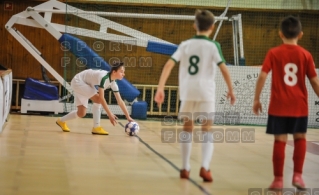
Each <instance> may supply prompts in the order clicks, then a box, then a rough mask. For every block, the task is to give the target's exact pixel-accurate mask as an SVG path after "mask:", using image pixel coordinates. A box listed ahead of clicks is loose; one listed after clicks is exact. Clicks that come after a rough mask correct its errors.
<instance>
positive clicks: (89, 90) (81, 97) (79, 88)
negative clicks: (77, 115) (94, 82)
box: [71, 77, 97, 108]
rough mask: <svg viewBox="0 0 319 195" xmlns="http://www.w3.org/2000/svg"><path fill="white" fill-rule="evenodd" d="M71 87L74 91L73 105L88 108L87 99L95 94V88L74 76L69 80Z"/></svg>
mask: <svg viewBox="0 0 319 195" xmlns="http://www.w3.org/2000/svg"><path fill="white" fill-rule="evenodd" d="M71 88H72V89H73V92H74V103H75V106H81V105H82V106H84V107H86V108H88V103H89V99H90V98H91V97H93V96H94V95H95V94H97V89H96V88H95V87H92V86H90V85H88V84H86V83H85V82H84V81H82V80H81V79H79V78H77V77H74V78H73V79H72V81H71Z"/></svg>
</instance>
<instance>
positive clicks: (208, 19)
mask: <svg viewBox="0 0 319 195" xmlns="http://www.w3.org/2000/svg"><path fill="white" fill-rule="evenodd" d="M214 23H215V17H214V14H213V13H212V12H210V11H208V10H199V9H197V10H196V11H195V24H196V26H197V30H198V31H206V30H208V29H209V28H210V27H211V26H212V24H214Z"/></svg>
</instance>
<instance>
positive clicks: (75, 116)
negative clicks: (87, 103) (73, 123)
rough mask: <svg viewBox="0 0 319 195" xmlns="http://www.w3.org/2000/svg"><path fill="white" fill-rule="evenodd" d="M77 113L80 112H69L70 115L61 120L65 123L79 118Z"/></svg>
mask: <svg viewBox="0 0 319 195" xmlns="http://www.w3.org/2000/svg"><path fill="white" fill-rule="evenodd" d="M77 112H78V111H77V110H73V111H71V112H69V114H67V115H65V116H63V117H62V118H61V119H60V120H61V121H62V122H65V121H68V120H72V119H76V118H78V114H77Z"/></svg>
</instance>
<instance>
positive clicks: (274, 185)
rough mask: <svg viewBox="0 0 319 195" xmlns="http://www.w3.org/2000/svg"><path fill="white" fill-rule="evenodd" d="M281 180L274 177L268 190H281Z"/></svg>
mask: <svg viewBox="0 0 319 195" xmlns="http://www.w3.org/2000/svg"><path fill="white" fill-rule="evenodd" d="M282 188H283V180H282V177H275V179H274V181H273V182H272V183H271V185H270V186H269V189H270V190H282Z"/></svg>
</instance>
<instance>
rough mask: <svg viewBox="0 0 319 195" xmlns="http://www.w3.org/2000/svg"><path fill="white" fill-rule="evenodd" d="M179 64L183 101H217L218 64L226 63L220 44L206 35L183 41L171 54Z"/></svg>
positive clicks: (180, 92)
mask: <svg viewBox="0 0 319 195" xmlns="http://www.w3.org/2000/svg"><path fill="white" fill-rule="evenodd" d="M171 59H172V60H174V61H175V63H177V62H180V64H179V94H180V100H181V101H215V88H216V86H215V74H216V70H217V66H218V65H219V64H221V63H223V62H224V63H225V59H224V57H223V54H222V51H221V48H220V44H219V43H218V42H216V41H212V40H211V39H209V38H208V37H206V36H194V37H193V38H191V39H188V40H186V41H183V42H182V43H181V44H180V45H179V46H178V48H177V50H176V51H175V53H174V54H173V55H172V56H171Z"/></svg>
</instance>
